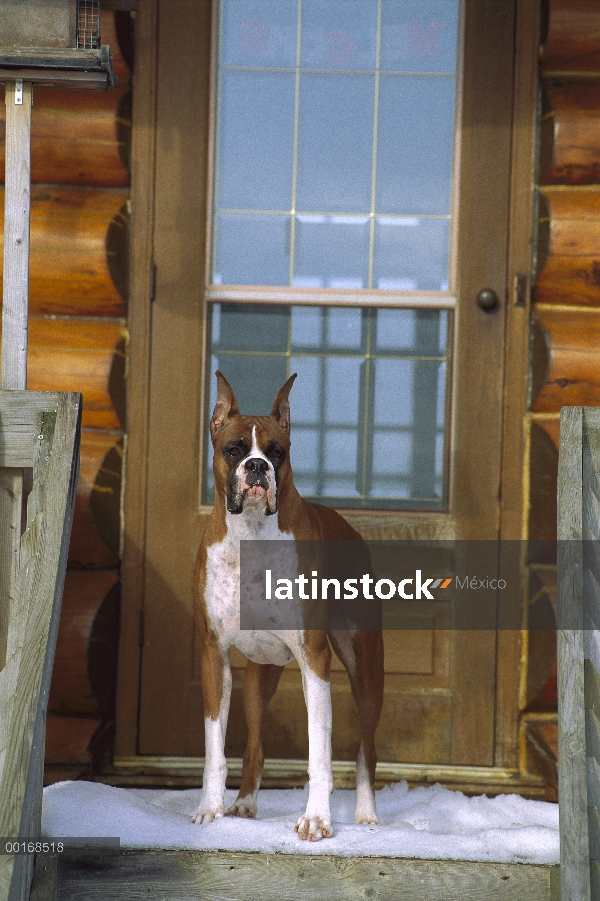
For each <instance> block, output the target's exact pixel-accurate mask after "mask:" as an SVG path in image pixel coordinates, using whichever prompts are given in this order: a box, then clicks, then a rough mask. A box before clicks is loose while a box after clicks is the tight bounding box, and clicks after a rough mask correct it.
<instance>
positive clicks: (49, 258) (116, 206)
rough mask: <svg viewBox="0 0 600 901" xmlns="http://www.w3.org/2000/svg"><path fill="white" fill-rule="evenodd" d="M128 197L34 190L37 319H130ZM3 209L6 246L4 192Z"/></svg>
mask: <svg viewBox="0 0 600 901" xmlns="http://www.w3.org/2000/svg"><path fill="white" fill-rule="evenodd" d="M126 199H127V197H126V194H125V193H124V192H122V191H114V190H106V191H101V190H86V189H82V188H57V189H54V188H34V189H33V191H32V198H31V258H30V272H29V292H30V293H29V298H30V299H29V309H30V313H31V314H32V315H43V314H49V315H59V316H60V315H67V316H68V315H71V316H107V317H116V316H124V315H125V300H124V297H125V295H126V293H127V222H126ZM0 207H1V209H0V246H1V247H3V237H2V235H3V224H4V212H3V210H4V192H3V191H0ZM0 282H1V279H0Z"/></svg>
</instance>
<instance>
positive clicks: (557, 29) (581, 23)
mask: <svg viewBox="0 0 600 901" xmlns="http://www.w3.org/2000/svg"><path fill="white" fill-rule="evenodd" d="M549 6H550V17H549V20H548V32H547V36H546V40H545V42H544V47H543V50H542V71H544V70H545V71H551V72H553V73H558V72H590V73H595V72H600V31H599V29H598V5H597V4H596V3H595V2H594V0H552V2H551V3H550V4H549Z"/></svg>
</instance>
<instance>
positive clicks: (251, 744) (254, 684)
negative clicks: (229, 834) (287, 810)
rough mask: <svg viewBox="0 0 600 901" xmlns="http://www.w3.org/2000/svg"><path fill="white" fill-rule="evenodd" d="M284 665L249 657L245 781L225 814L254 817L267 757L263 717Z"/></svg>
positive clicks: (243, 769)
mask: <svg viewBox="0 0 600 901" xmlns="http://www.w3.org/2000/svg"><path fill="white" fill-rule="evenodd" d="M282 672H283V667H282V666H276V665H275V664H273V663H266V664H262V663H254V662H253V661H252V660H248V662H247V664H246V671H245V673H244V713H245V714H246V723H247V726H248V743H247V745H246V750H245V751H244V761H243V766H242V782H241V785H240V790H239V792H238V796H237V798H236V799H235V801H234V803H233V804H232V805H231V807H230V808H229V809H228V810H227V811H226V816H235V817H255V816H256V804H257V795H258V789H259V787H260V779H261V775H262V769H263V763H264V759H265V755H264V751H263V731H262V729H263V720H264V714H265V710H266V709H267V706H268V704H269V701H270V700H271V698H272V697H273V695H274V694H275V690H276V688H277V684H278V682H279V677H280V676H281V673H282Z"/></svg>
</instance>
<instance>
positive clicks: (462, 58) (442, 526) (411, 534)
mask: <svg viewBox="0 0 600 901" xmlns="http://www.w3.org/2000/svg"><path fill="white" fill-rule="evenodd" d="M382 2H387V0H380V2H379V4H377V3H376V4H375V6H376V7H377V6H378V8H379V13H378V16H379V19H378V22H379V24H378V26H377V27H378V28H380V27H381V20H382V12H381V9H382ZM218 15H219V13H218V9H217V4H215V5H214V6H213V4H212V3H211V2H209V0H201V2H200V0H195V2H192V0H187V2H181V0H177V2H176V0H157V3H154V2H153V3H149V4H148V7H147V9H146V10H145V12H144V11H140V15H139V23H138V26H139V30H138V58H139V59H140V60H141V62H140V63H139V64H138V72H139V75H138V85H137V88H136V89H137V92H138V94H137V101H136V102H137V117H138V119H137V129H138V131H137V135H136V147H137V152H138V154H139V156H138V157H137V158H136V157H135V155H134V183H133V198H134V209H133V262H134V273H133V291H132V294H133V296H132V300H131V304H132V309H131V317H130V327H131V333H132V363H131V372H130V411H131V416H132V418H131V419H130V437H129V460H128V476H127V479H128V485H127V495H126V508H125V515H126V520H125V529H126V543H125V564H124V590H125V601H124V605H125V606H124V620H123V631H122V640H121V654H120V688H119V724H118V729H117V756H118V758H119V757H120V758H124V757H131V756H133V755H138V756H139V757H143V758H146V759H149V758H154V759H155V760H156V759H158V758H171V759H173V758H186V757H190V758H198V757H200V756H201V755H202V753H203V736H202V708H201V692H200V686H199V681H198V679H199V667H198V649H197V646H196V645H195V641H194V632H193V628H192V613H191V610H192V575H193V567H194V559H195V554H196V550H197V547H198V543H199V541H200V537H201V534H202V530H203V528H204V526H205V523H206V517H207V514H208V510H209V509H210V508H209V506H207V504H206V485H205V484H204V481H205V480H204V478H203V473H204V471H205V466H206V464H205V455H206V453H207V448H206V425H207V416H208V413H209V406H210V399H209V398H210V373H209V367H208V365H207V353H208V352H209V351H208V342H209V340H210V334H209V331H210V322H211V321H212V320H211V316H214V310H215V308H216V305H223V304H229V305H233V306H235V305H236V304H237V305H238V307H239V305H240V304H246V305H247V308H248V309H252V306H251V305H252V304H256V303H257V302H260V303H262V304H263V305H265V304H266V305H268V304H270V303H273V304H275V305H276V304H279V305H280V306H281V305H285V304H286V303H287V304H288V306H289V307H290V308H294V306H293V305H294V304H300V305H301V304H303V303H304V304H309V305H310V304H312V305H313V306H312V308H313V309H315V308H318V305H319V303H324V304H327V303H330V302H331V303H333V304H335V298H334V299H333V301H332V297H333V295H335V290H333V291H331V290H330V291H329V292H328V291H327V290H326V289H325V290H324V291H323V292H322V293H321V294H320V295H319V294H318V291H316V293H317V295H318V296H316V297H315V296H313V295H314V294H315V291H314V290H313V289H311V288H307V287H306V285H304V286H303V285H302V284H300V286H298V284H296V283H294V282H293V281H290V283H289V285H288V287H287V288H285V287H283V288H281V287H279V288H277V289H276V290H274V289H270V288H269V289H268V290H267V289H260V290H259V289H256V288H253V287H252V286H250V287H248V286H241V287H239V286H238V287H236V286H234V287H233V288H231V287H230V288H228V289H225V288H223V287H222V286H221V284H220V282H219V280H218V279H217V278H215V275H214V272H215V265H216V264H214V259H215V256H214V243H215V241H216V238H214V235H212V236H211V235H209V234H208V231H209V230H210V227H209V225H208V223H209V221H210V218H211V216H212V215H213V213H214V202H213V201H214V197H213V181H212V178H213V176H212V169H213V166H214V165H215V162H214V159H215V153H214V148H215V145H216V141H217V140H218V137H217V138H215V126H214V122H215V116H216V109H215V107H216V105H217V92H216V91H215V90H214V89H213V88H212V87H211V85H212V84H213V82H212V81H211V78H212V75H211V73H212V72H213V71H214V69H213V68H212V67H213V66H214V64H215V60H214V59H213V57H214V54H215V53H216V47H217V45H218V44H219V38H218V37H217V35H219V34H220V35H221V38H220V40H222V39H223V37H222V36H223V31H219V27H221V28H222V29H225V28H226V27H227V22H226V17H224V21H223V23H222V25H221V26H219V25H218V22H217V19H218ZM399 21H400V20H399ZM432 23H433V24H432ZM438 25H439V22H438V23H437V25H436V19H435V15H431V16H430V17H429V18H427V16H426V15H425V18H424V19H423V13H422V12H421V20H420V22H417V24H416V25H415V26H414V28H417V31H416V32H414V29H413V35H412V38H413V41H415V40H416V41H417V43H418V42H419V41H420V42H421V43H423V42H424V45H425V47H427V43H428V42H429V43H430V42H431V41H432V40H435V39H436V37H435V36H436V28H437V27H438ZM442 25H444V23H443V22H442ZM251 27H252V26H251ZM296 27H297V26H296ZM406 27H408V26H406ZM398 28H401V26H400V25H398ZM402 28H405V26H404V25H402ZM418 28H421V31H420V32H419V30H418ZM535 29H536V15H535V12H534V4H532V3H529V2H528V3H524V4H521V6H519V7H517V4H516V3H515V4H513V3H505V2H503V0H486V2H481V0H465V2H464V4H463V6H462V8H461V9H460V12H459V18H458V34H459V38H458V55H457V75H456V84H457V100H456V119H455V135H456V139H455V144H454V151H453V152H454V156H453V158H454V169H453V175H452V184H453V197H454V201H453V206H452V218H453V223H454V225H453V226H452V228H453V229H454V231H453V232H452V234H454V238H453V241H454V244H453V245H452V246H453V247H454V250H453V251H451V258H450V265H449V268H450V288H448V285H446V286H445V288H446V290H445V291H444V290H443V288H444V286H443V285H441V286H438V290H437V292H436V291H432V290H428V291H425V292H423V291H421V292H420V295H421V296H420V297H419V296H417V295H419V291H418V290H417V291H415V292H414V294H415V297H416V298H417V299H416V301H415V300H414V298H413V301H410V298H409V301H406V300H405V301H404V308H410V304H411V303H412V304H413V308H414V307H415V305H418V304H421V307H423V305H424V306H425V307H427V302H429V303H430V307H429V308H430V309H434V310H436V309H437V310H438V311H439V310H444V311H445V312H444V315H445V316H447V322H448V324H449V325H450V330H449V334H451V336H452V338H451V340H449V341H448V344H447V352H446V362H447V364H448V369H449V370H450V369H451V374H450V375H449V377H448V378H447V381H446V414H445V426H444V428H445V445H444V446H445V450H444V455H445V456H444V460H445V461H446V462H445V464H444V466H445V468H444V470H443V478H442V482H443V485H442V488H441V489H440V492H439V498H438V502H437V503H435V504H430V505H429V506H428V507H427V506H425V507H423V506H421V508H419V507H418V505H414V504H413V507H412V508H411V505H410V504H408V505H407V504H402V503H400V502H399V503H398V504H397V505H396V506H394V504H393V503H387V505H384V506H381V505H379V506H377V505H373V506H372V507H370V506H369V503H368V502H363V503H361V505H360V506H359V508H357V507H358V505H357V507H355V508H353V507H352V505H351V504H345V506H344V510H343V512H344V515H346V516H347V518H348V519H349V520H350V521H351V522H352V523H353V524H354V525H355V527H356V528H358V529H359V531H360V532H361V533H362V534H363V535H364V536H365V537H366V538H399V539H425V540H436V539H441V538H460V539H495V538H498V537H500V535H502V536H503V537H508V538H519V537H520V534H521V533H520V519H521V517H520V513H519V511H518V507H519V504H520V497H521V495H520V491H521V485H520V479H521V471H522V470H521V467H522V447H521V443H520V442H521V438H520V428H519V425H518V419H517V420H516V421H515V419H514V417H513V419H512V421H511V423H509V424H507V421H506V419H505V409H506V401H505V398H507V397H508V398H509V406H510V409H511V410H512V411H513V413H514V412H515V411H518V410H519V409H521V406H522V405H524V403H525V391H526V378H525V375H526V353H527V340H526V330H525V329H526V322H527V320H526V318H525V317H526V315H527V303H526V297H527V290H526V288H525V290H524V291H523V290H521V291H520V293H519V292H517V293H516V294H515V288H514V286H515V285H516V286H517V287H520V289H523V286H524V282H523V278H525V280H526V278H527V273H528V271H529V268H528V266H529V262H528V246H529V237H530V236H529V231H530V228H529V222H530V221H531V220H530V219H529V221H528V220H527V216H528V215H530V212H528V211H529V209H530V207H529V206H528V204H529V205H530V192H529V191H528V189H527V185H528V182H529V180H531V169H530V167H531V165H532V163H531V156H532V144H533V142H532V135H533V121H534V116H535V102H534V98H535V91H534V85H535V40H536V37H535ZM398 34H400V35H402V34H403V35H405V36H406V34H410V31H408V32H407V31H406V28H405V30H404V31H402V30H400V31H399V32H398ZM415 34H416V37H415ZM255 37H256V35H255ZM338 37H339V36H338ZM257 40H261V38H260V36H259V37H258V38H257ZM144 61H145V63H146V66H145V68H144V69H143V70H142V68H141V66H142V65H143V64H144ZM153 67H155V69H154V68H153ZM154 73H155V74H154ZM516 82H517V83H518V84H519V85H520V86H521V88H520V93H519V94H518V96H517V95H516V94H515V83H516ZM153 91H155V94H154V93H153ZM517 114H518V116H520V121H519V123H518V124H519V125H520V127H521V131H520V133H519V134H520V137H521V145H520V149H519V150H518V152H517V156H518V160H517V162H518V166H517V169H515V159H514V158H515V151H514V147H513V142H514V135H515V122H514V120H513V117H514V116H515V115H517ZM523 147H525V148H526V152H525V150H524V149H523ZM134 154H135V148H134ZM528 167H529V169H528ZM136 197H137V198H138V203H139V210H140V211H139V213H137V217H136V208H135V198H136ZM207 210H210V211H212V212H210V213H209V214H207ZM515 212H516V213H518V214H520V215H521V217H522V216H523V214H524V215H525V221H524V224H523V222H521V224H520V225H518V226H517V225H515V227H514V229H511V227H510V226H511V221H510V217H511V216H512V217H514V216H515ZM215 215H216V214H215ZM207 245H208V253H207V252H206V248H207ZM211 261H212V262H211ZM519 270H521V273H523V272H524V273H525V276H523V275H522V274H521V276H520V279H519V278H517V275H518V273H519ZM369 286H371V287H370V288H369V289H361V290H362V293H361V290H358V291H357V290H354V289H352V290H351V291H350V292H349V293H348V291H347V292H346V294H345V295H344V303H346V304H349V305H350V306H351V305H352V304H354V306H355V307H360V305H361V304H362V309H365V308H367V309H372V308H373V306H375V307H377V304H380V305H382V306H385V305H386V304H387V306H388V307H389V306H393V303H394V302H395V301H390V297H389V292H388V294H386V293H385V290H384V291H383V293H382V292H381V291H379V293H378V292H377V290H376V289H375V288H373V287H372V283H371V282H369ZM405 287H406V286H405ZM485 288H487V289H490V290H491V291H493V292H494V293H495V295H496V296H497V298H498V304H497V306H496V307H495V308H494V309H492V310H485V309H483V308H482V306H481V305H480V304H479V303H478V301H477V296H478V294H479V292H480V291H481V290H482V289H485ZM272 290H274V294H273V296H272V295H271V294H270V293H269V291H272ZM303 291H304V292H305V293H304V294H302V292H303ZM311 291H312V293H311ZM149 292H150V293H151V295H152V300H151V302H149V301H148V293H149ZM405 293H406V292H405ZM409 293H410V290H409ZM424 294H426V295H427V297H428V298H429V300H428V301H427V298H426V300H425V301H424V300H423V296H422V295H424ZM350 295H352V296H350ZM383 295H385V296H383ZM357 297H358V300H357ZM432 297H433V300H432ZM248 305H250V306H248ZM222 308H223V309H225V307H222ZM227 309H229V307H227ZM255 309H256V308H255ZM368 315H371V313H369V314H368ZM373 315H374V314H373ZM507 359H508V365H507ZM136 367H137V368H136ZM234 388H236V390H238V389H239V390H240V391H242V393H243V388H242V387H241V386H239V385H234ZM271 393H272V392H271ZM270 402H271V398H270V397H269V398H266V401H265V403H266V404H269V405H270ZM243 412H244V411H243ZM245 412H256V411H252V410H246V411H245ZM293 414H294V398H293V397H292V417H293ZM292 462H293V457H292ZM508 463H510V469H508V468H507V464H508ZM501 486H502V495H501ZM203 492H204V494H203ZM501 496H502V497H503V498H504V500H505V506H504V507H503V506H502V500H501ZM203 501H204V502H203ZM501 565H502V560H501V559H499V562H498V566H499V567H501ZM432 625H433V626H435V623H432V622H431V620H430V621H426V620H424V621H423V628H422V629H420V630H415V631H408V632H396V633H388V634H387V635H386V639H385V640H386V673H387V677H386V679H387V681H386V698H385V706H384V713H383V716H382V725H381V726H380V730H379V734H378V745H379V757H380V760H381V761H384V762H387V763H389V764H390V765H391V767H392V768H391V769H390V770H389V771H390V772H392V771H393V767H394V766H395V765H398V764H409V763H410V764H415V765H422V764H429V765H431V764H434V765H438V766H442V767H446V768H450V769H451V768H452V767H456V766H465V765H468V766H471V767H473V766H474V767H487V768H490V767H496V768H500V769H502V768H504V769H506V768H508V769H510V768H514V767H515V766H516V744H517V743H516V722H517V694H518V659H519V635H518V633H514V634H513V633H511V634H504V635H498V634H496V633H493V632H487V633H473V632H471V633H469V632H462V633H461V632H454V633H453V632H448V631H446V632H444V631H439V630H436V629H435V628H432ZM138 639H139V643H138ZM140 648H141V650H140ZM499 650H500V651H501V656H502V660H503V661H505V662H504V663H503V662H502V660H500V659H499ZM232 662H233V666H234V692H233V698H232V712H231V716H230V725H229V731H228V738H227V753H228V756H230V757H240V756H241V754H242V752H243V746H244V735H245V726H244V723H243V714H242V709H241V693H240V685H241V677H242V666H243V658H241V655H239V654H238V653H237V652H234V654H233V655H232ZM332 682H333V702H334V757H335V758H336V759H337V760H339V761H344V760H350V759H352V758H353V756H354V754H355V750H356V735H355V729H354V721H355V715H354V710H353V700H352V698H351V696H350V692H349V688H348V685H347V679H346V677H345V674H344V673H343V670H342V668H341V665H337V666H335V667H334V673H333V676H332ZM500 686H501V687H500ZM269 716H270V718H271V719H270V728H269V737H268V739H267V747H266V754H267V756H268V757H271V758H276V759H279V760H280V761H285V760H286V759H290V758H293V759H295V758H300V759H302V758H306V754H307V738H306V714H305V711H304V705H303V701H302V695H301V688H300V683H299V674H298V671H297V668H295V667H294V665H290V666H289V667H288V668H287V669H286V671H285V673H284V675H283V677H282V680H281V687H280V689H279V691H278V694H277V695H276V697H275V699H274V700H273V702H272V704H271V707H270V711H269ZM165 765H167V764H165ZM288 769H289V773H292V771H293V770H294V767H293V765H292V764H290V766H289V768H288ZM448 771H450V770H448ZM278 772H279V773H281V774H283V778H284V779H285V773H286V765H285V763H280V765H279V769H278Z"/></svg>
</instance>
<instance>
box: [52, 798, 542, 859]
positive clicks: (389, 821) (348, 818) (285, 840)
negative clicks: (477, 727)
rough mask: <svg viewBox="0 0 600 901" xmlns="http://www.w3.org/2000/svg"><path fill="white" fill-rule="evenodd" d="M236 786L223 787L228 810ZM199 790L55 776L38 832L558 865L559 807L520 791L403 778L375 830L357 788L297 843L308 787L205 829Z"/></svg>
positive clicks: (181, 845)
mask: <svg viewBox="0 0 600 901" xmlns="http://www.w3.org/2000/svg"><path fill="white" fill-rule="evenodd" d="M236 795H237V791H234V790H227V791H226V793H225V807H226V808H227V807H228V806H229V805H230V804H231V803H232V802H233V800H234V799H235V797H236ZM199 796H200V793H199V790H198V789H186V790H183V791H181V790H180V791H173V790H169V791H165V790H161V789H134V788H129V789H125V788H113V787H112V786H109V785H103V784H101V783H93V782H58V783H56V784H54V785H50V786H48V787H47V788H45V789H44V803H43V812H42V835H43V836H45V837H53V838H60V837H61V836H63V837H67V836H82V837H83V836H85V837H100V836H103V837H109V836H110V837H116V836H118V837H119V838H120V839H121V847H124V848H157V849H199V850H207V851H208V850H211V851H214V850H224V851H264V852H284V853H307V854H313V855H314V854H315V853H317V854H339V855H344V856H347V857H354V856H356V857H380V856H381V857H419V858H427V859H442V860H443V859H445V860H482V861H497V862H501V863H531V864H534V863H535V864H554V863H558V861H559V834H558V804H552V803H549V802H546V801H528V800H526V799H524V798H521V797H520V796H519V795H498V796H497V797H495V798H488V797H486V796H485V795H479V796H476V797H467V796H466V795H464V794H463V793H462V792H459V791H450V790H449V789H446V788H444V787H443V786H441V785H433V786H426V787H419V788H415V789H411V790H409V788H408V785H407V784H406V782H400V783H398V784H396V785H393V786H389V787H386V788H383V789H381V790H380V791H378V792H377V810H378V813H379V819H380V824H379V825H378V826H357V825H356V824H355V823H354V806H355V802H356V792H354V791H350V790H337V791H335V792H334V793H333V795H332V798H331V801H332V804H331V813H332V818H333V825H334V829H335V835H334V836H333V838H329V839H324V840H322V841H320V842H318V843H317V844H315V843H314V842H305V841H301V840H300V839H299V838H298V836H297V835H296V833H295V832H294V824H295V822H296V820H297V819H298V816H299V815H300V814H301V813H302V811H303V810H304V808H305V806H306V799H307V796H308V791H307V789H306V788H305V789H287V790H280V789H263V790H261V791H260V792H259V795H258V816H257V819H255V820H244V819H239V818H234V817H224V818H223V819H220V820H217V821H215V822H214V823H211V824H210V825H208V826H197V825H194V824H193V823H191V822H190V817H191V815H192V814H193V813H194V811H195V809H196V807H197V805H198V798H199Z"/></svg>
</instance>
